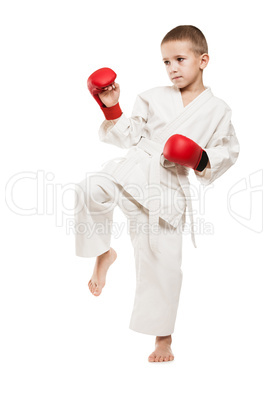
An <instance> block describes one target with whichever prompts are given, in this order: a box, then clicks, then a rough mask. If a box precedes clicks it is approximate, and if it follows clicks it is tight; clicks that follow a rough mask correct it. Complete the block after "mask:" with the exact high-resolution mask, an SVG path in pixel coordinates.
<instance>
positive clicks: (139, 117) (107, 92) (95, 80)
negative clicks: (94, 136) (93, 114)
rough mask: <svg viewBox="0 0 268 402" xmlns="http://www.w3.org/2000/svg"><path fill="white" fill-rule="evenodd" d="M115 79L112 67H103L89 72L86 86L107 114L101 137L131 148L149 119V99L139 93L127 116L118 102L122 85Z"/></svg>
mask: <svg viewBox="0 0 268 402" xmlns="http://www.w3.org/2000/svg"><path fill="white" fill-rule="evenodd" d="M115 79H116V73H115V72H114V71H113V70H111V69H110V68H101V69H99V70H97V71H95V72H94V73H93V74H91V75H90V77H89V78H88V80H87V86H88V89H89V91H90V93H91V95H92V96H93V97H94V99H95V100H96V102H97V103H98V104H99V106H100V108H101V110H102V112H103V114H104V116H105V121H104V122H103V123H102V125H101V127H100V129H99V138H100V140H101V141H103V142H107V143H110V144H113V145H116V146H118V147H120V148H130V147H131V146H132V145H136V144H137V143H138V142H139V140H140V138H141V133H142V129H143V127H144V125H145V124H146V122H147V116H148V103H147V102H145V101H144V100H142V98H141V97H137V100H136V103H135V105H134V109H133V113H132V116H131V118H127V117H126V116H125V115H124V114H123V113H122V110H121V108H120V106H119V96H120V87H119V85H118V84H117V83H116V82H115Z"/></svg>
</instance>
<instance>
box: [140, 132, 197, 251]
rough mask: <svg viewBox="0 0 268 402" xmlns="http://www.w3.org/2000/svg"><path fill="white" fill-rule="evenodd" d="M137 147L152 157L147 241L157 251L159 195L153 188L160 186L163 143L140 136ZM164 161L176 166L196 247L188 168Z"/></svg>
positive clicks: (167, 165)
mask: <svg viewBox="0 0 268 402" xmlns="http://www.w3.org/2000/svg"><path fill="white" fill-rule="evenodd" d="M136 146H137V147H138V148H140V149H142V150H143V151H145V152H146V153H148V154H149V155H150V157H151V158H152V160H151V163H150V171H149V191H148V198H149V203H150V204H149V226H150V229H151V230H150V232H149V243H150V247H151V249H152V251H153V252H155V253H157V252H160V250H159V248H158V233H159V211H160V199H159V197H158V198H157V197H155V194H154V189H155V188H156V189H157V188H158V189H159V187H160V163H161V158H164V157H163V156H162V153H163V144H161V143H158V142H155V141H152V140H149V139H147V138H144V137H142V139H141V140H140V142H139V143H138V144H137V145H136ZM165 162H166V163H164V164H163V163H162V166H163V167H176V174H177V178H178V182H179V184H180V185H181V189H182V191H183V193H184V196H185V198H186V206H187V207H188V212H189V215H190V222H191V238H192V242H193V245H194V247H196V242H195V235H194V231H193V225H194V220H193V208H192V201H191V193H190V189H189V186H190V182H189V179H188V174H189V171H188V168H185V167H184V166H181V165H178V164H176V163H173V162H169V161H167V160H165Z"/></svg>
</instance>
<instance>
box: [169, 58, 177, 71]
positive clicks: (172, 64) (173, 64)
mask: <svg viewBox="0 0 268 402" xmlns="http://www.w3.org/2000/svg"><path fill="white" fill-rule="evenodd" d="M169 71H170V72H171V73H175V72H177V71H178V65H177V63H176V61H175V60H172V61H171V62H170V64H169Z"/></svg>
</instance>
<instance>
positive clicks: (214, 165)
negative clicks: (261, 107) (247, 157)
mask: <svg viewBox="0 0 268 402" xmlns="http://www.w3.org/2000/svg"><path fill="white" fill-rule="evenodd" d="M204 150H205V151H206V153H207V155H208V159H209V164H208V165H207V167H206V169H204V170H203V171H202V172H197V171H195V174H196V177H197V179H198V181H200V182H201V183H202V184H204V185H208V184H210V183H212V182H213V181H214V180H216V179H217V178H218V177H220V176H221V175H222V174H223V173H225V172H226V171H227V170H228V169H229V168H230V167H231V166H232V165H233V164H234V163H235V162H236V160H237V158H238V155H239V151H240V146H239V142H238V139H237V137H236V134H235V130H234V127H233V125H232V123H231V120H230V119H228V121H227V122H225V124H224V125H222V126H220V127H219V128H218V129H217V131H216V132H215V133H214V134H213V136H212V138H211V139H210V141H209V142H208V144H207V145H206V147H205V148H204Z"/></svg>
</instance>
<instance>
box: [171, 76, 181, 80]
mask: <svg viewBox="0 0 268 402" xmlns="http://www.w3.org/2000/svg"><path fill="white" fill-rule="evenodd" d="M180 78H182V76H181V75H180V76H179V77H173V78H171V79H172V81H173V80H179V79H180Z"/></svg>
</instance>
